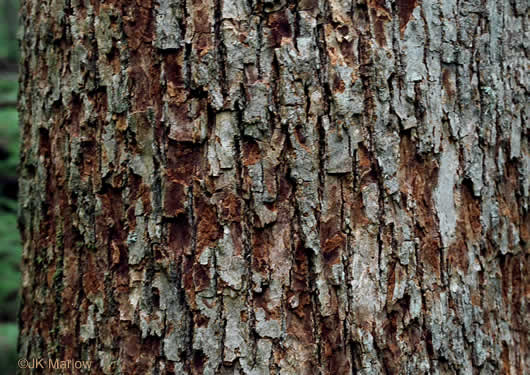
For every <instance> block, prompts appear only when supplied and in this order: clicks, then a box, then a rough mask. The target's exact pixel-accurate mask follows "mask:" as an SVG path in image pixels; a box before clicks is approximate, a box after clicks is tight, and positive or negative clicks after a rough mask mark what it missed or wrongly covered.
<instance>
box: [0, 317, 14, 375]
mask: <svg viewBox="0 0 530 375" xmlns="http://www.w3.org/2000/svg"><path fill="white" fill-rule="evenodd" d="M17 337H18V328H17V325H16V324H15V323H0V373H2V374H14V373H15V371H16V363H17V357H18V356H17Z"/></svg>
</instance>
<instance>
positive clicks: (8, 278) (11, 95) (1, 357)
mask: <svg viewBox="0 0 530 375" xmlns="http://www.w3.org/2000/svg"><path fill="white" fill-rule="evenodd" d="M0 34H1V32H0ZM0 39H1V38H0ZM1 44H2V43H0V45H1ZM0 56H1V51H0ZM14 78H15V79H16V77H14ZM16 97H17V82H16V80H7V79H0V102H3V103H5V102H7V103H11V102H13V103H14V102H15V101H16ZM19 148H20V141H19V127H18V115H17V111H16V108H14V107H4V108H0V373H1V374H14V373H15V370H16V360H17V352H16V343H17V336H18V329H17V325H16V315H17V307H18V297H17V296H18V290H19V285H20V267H19V264H20V254H21V241H20V236H19V233H18V228H17V216H16V215H17V202H16V201H15V200H14V199H13V195H14V194H13V193H14V190H13V189H14V187H15V188H16V176H17V164H18V155H19ZM7 184H10V185H11V187H10V188H9V190H11V194H10V195H11V196H8V195H6V191H7V190H8V189H6V186H7Z"/></svg>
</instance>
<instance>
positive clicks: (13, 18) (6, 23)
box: [0, 0, 19, 61]
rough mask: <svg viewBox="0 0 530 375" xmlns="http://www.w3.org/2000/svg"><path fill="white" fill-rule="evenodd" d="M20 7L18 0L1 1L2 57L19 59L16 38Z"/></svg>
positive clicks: (0, 49)
mask: <svg viewBox="0 0 530 375" xmlns="http://www.w3.org/2000/svg"><path fill="white" fill-rule="evenodd" d="M18 8H19V1H18V0H1V1H0V59H5V60H10V61H17V60H18V55H19V54H18V44H17V40H16V32H17V22H18V20H17V18H18Z"/></svg>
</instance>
